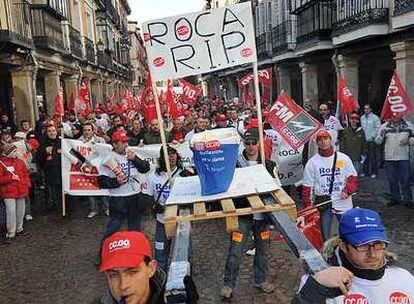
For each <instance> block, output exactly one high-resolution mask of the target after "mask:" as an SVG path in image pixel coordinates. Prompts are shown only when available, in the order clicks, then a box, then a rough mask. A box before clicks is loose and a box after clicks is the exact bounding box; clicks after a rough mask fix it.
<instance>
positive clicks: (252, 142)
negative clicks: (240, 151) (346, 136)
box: [244, 139, 257, 146]
mask: <svg viewBox="0 0 414 304" xmlns="http://www.w3.org/2000/svg"><path fill="white" fill-rule="evenodd" d="M244 145H245V146H255V145H257V140H254V139H253V140H246V141H245V142H244Z"/></svg>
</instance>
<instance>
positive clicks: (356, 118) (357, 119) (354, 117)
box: [351, 113, 359, 121]
mask: <svg viewBox="0 0 414 304" xmlns="http://www.w3.org/2000/svg"><path fill="white" fill-rule="evenodd" d="M351 119H354V120H356V121H359V115H358V114H357V113H352V114H351Z"/></svg>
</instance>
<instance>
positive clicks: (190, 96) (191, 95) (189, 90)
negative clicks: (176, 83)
mask: <svg viewBox="0 0 414 304" xmlns="http://www.w3.org/2000/svg"><path fill="white" fill-rule="evenodd" d="M180 83H181V86H182V88H183V95H182V96H183V100H184V102H185V103H186V104H188V105H190V106H194V105H195V103H196V102H197V98H198V97H199V96H200V95H201V93H202V91H201V89H200V88H199V87H197V86H195V85H192V84H191V83H189V82H187V81H185V80H184V79H180Z"/></svg>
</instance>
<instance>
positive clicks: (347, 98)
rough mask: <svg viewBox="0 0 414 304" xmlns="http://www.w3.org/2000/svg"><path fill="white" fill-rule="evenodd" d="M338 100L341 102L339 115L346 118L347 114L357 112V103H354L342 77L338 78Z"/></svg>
mask: <svg viewBox="0 0 414 304" xmlns="http://www.w3.org/2000/svg"><path fill="white" fill-rule="evenodd" d="M338 99H339V101H340V102H341V114H342V116H346V115H347V114H349V113H352V112H353V111H355V110H357V109H358V108H359V106H358V103H357V102H356V101H355V99H354V97H353V96H352V93H351V91H350V90H349V88H348V86H347V85H346V83H345V79H344V77H343V76H340V77H339V94H338Z"/></svg>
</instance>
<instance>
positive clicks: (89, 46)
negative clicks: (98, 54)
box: [84, 37, 95, 63]
mask: <svg viewBox="0 0 414 304" xmlns="http://www.w3.org/2000/svg"><path fill="white" fill-rule="evenodd" d="M84 39H85V55H86V60H87V61H89V62H92V63H95V44H94V43H93V41H92V40H90V39H89V38H87V37H84Z"/></svg>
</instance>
